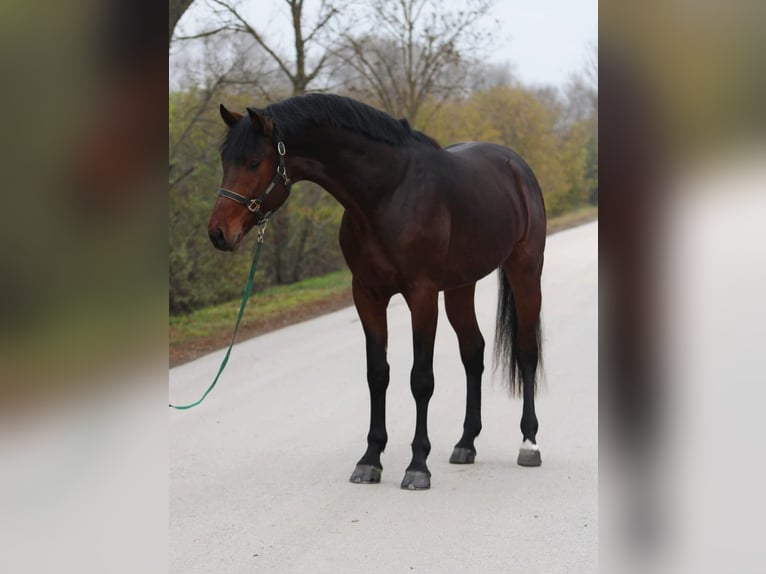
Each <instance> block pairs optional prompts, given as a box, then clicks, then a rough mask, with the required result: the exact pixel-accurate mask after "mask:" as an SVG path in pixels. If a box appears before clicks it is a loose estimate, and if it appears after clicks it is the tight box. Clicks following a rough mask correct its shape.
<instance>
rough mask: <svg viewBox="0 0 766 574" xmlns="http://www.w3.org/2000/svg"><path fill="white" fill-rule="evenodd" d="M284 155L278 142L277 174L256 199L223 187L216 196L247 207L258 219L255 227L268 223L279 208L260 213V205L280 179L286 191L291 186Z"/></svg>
mask: <svg viewBox="0 0 766 574" xmlns="http://www.w3.org/2000/svg"><path fill="white" fill-rule="evenodd" d="M285 153H286V152H285V144H284V142H282V140H279V141H278V142H277V173H276V174H275V175H274V177H273V178H272V179H271V183H269V185H268V186H266V189H264V190H263V192H261V194H260V195H259V196H258V197H254V198H253V199H250V198H248V197H245V196H244V195H240V194H239V193H236V192H234V191H230V190H228V189H224V188H223V187H222V188H220V189H219V190H218V191H217V192H216V195H217V196H218V197H225V198H226V199H231V200H232V201H236V202H237V203H241V204H242V205H244V206H245V207H247V209H248V211H250V212H251V213H254V214H255V216H256V217H257V218H258V221H257V223H256V224H257V225H260V224H261V223H264V222H266V221H268V220H269V218H270V217H271V216H272V215H274V213H275V212H276V211H277V209H279V208H277V209H272V210H271V211H267V212H266V213H262V212H261V204H262V203H263V202H264V200H265V199H266V197H267V196H268V195H269V194H270V193H271V190H273V189H274V186H275V185H277V184H278V183H279V180H280V179H281V180H282V181H284V184H285V187H286V188H287V190H288V191H290V186H291V185H292V183H291V182H290V178H289V177H287V171H286V170H285ZM280 207H281V206H280Z"/></svg>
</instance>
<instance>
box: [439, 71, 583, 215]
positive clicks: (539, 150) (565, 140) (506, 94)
mask: <svg viewBox="0 0 766 574" xmlns="http://www.w3.org/2000/svg"><path fill="white" fill-rule="evenodd" d="M564 112H565V110H564V104H563V103H562V102H560V101H558V98H557V97H555V95H552V94H551V93H549V92H540V91H534V90H530V89H526V88H523V87H520V86H507V85H503V86H495V87H492V88H489V89H486V90H477V91H474V92H473V93H472V94H471V95H470V96H468V97H467V98H465V99H462V100H459V101H453V102H449V103H447V104H445V105H442V106H441V107H439V108H438V109H437V110H436V111H434V112H433V113H432V114H431V119H430V121H429V123H428V125H427V126H426V127H425V129H426V130H427V131H428V132H429V133H430V134H431V135H432V136H434V137H435V138H436V139H437V140H438V141H439V142H440V143H441V144H442V145H449V144H450V143H456V142H460V141H488V142H494V143H499V144H503V145H506V146H508V147H510V148H512V149H514V150H515V151H516V152H518V153H519V154H520V155H521V156H522V157H523V158H524V159H525V160H526V161H527V163H528V164H529V165H530V167H531V168H532V170H533V171H534V172H535V175H536V176H537V179H538V181H539V182H540V187H541V188H542V190H543V195H544V196H545V203H546V209H547V211H548V215H549V216H551V217H554V216H556V215H559V214H561V213H564V212H566V211H568V210H571V209H574V208H576V207H578V206H582V205H585V204H586V203H588V201H589V199H590V197H591V195H592V191H593V187H594V185H596V181H597V177H598V176H597V172H596V171H594V169H593V165H592V162H593V158H592V157H591V156H589V155H588V150H587V146H588V145H589V142H593V141H594V140H593V138H592V137H591V132H590V129H591V128H590V124H589V123H588V122H587V121H584V120H576V121H571V122H565V121H564V120H563V117H564ZM591 154H592V152H591ZM589 160H590V161H591V164H589V163H588V161H589ZM589 168H590V169H589Z"/></svg>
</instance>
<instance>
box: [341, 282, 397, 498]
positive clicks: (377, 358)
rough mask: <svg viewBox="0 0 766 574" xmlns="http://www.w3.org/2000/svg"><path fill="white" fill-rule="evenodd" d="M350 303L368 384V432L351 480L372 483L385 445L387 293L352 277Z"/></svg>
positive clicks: (379, 465) (378, 480) (376, 475)
mask: <svg viewBox="0 0 766 574" xmlns="http://www.w3.org/2000/svg"><path fill="white" fill-rule="evenodd" d="M353 293H354V304H355V305H356V310H357V312H358V313H359V319H360V320H361V322H362V327H363V328H364V336H365V339H366V341H367V384H368V386H369V388H370V432H369V433H368V434H367V451H366V452H365V453H364V456H362V458H361V459H360V460H359V462H358V463H357V465H356V468H355V469H354V472H353V473H352V474H351V479H350V480H351V482H355V483H364V484H373V483H377V482H380V473H381V471H382V470H383V465H382V464H381V463H380V453H382V452H383V450H384V449H385V448H386V442H387V441H388V434H387V433H386V389H387V388H388V372H389V371H388V362H387V361H386V347H387V344H388V328H387V323H386V309H387V307H388V302H389V299H390V297H383V296H380V295H377V294H375V293H373V292H371V291H369V290H368V289H366V288H365V287H364V286H363V285H361V284H360V283H359V281H357V279H354V281H353Z"/></svg>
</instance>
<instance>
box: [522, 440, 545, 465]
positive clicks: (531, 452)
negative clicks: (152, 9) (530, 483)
mask: <svg viewBox="0 0 766 574" xmlns="http://www.w3.org/2000/svg"><path fill="white" fill-rule="evenodd" d="M542 463H543V459H542V458H541V457H540V449H539V448H538V447H537V445H536V444H534V443H532V442H530V441H528V440H526V439H525V440H524V442H523V443H521V448H520V449H519V458H517V459H516V464H518V465H519V466H540V465H541V464H542Z"/></svg>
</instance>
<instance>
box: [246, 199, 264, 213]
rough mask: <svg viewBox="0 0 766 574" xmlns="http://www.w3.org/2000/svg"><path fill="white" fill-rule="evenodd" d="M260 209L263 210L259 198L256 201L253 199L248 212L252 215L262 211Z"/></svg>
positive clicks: (248, 206) (248, 205)
mask: <svg viewBox="0 0 766 574" xmlns="http://www.w3.org/2000/svg"><path fill="white" fill-rule="evenodd" d="M260 208H261V202H260V201H258V198H257V197H256V198H255V199H251V200H250V203H248V204H247V209H248V211H250V212H252V213H255V212H257V211H260Z"/></svg>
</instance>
